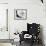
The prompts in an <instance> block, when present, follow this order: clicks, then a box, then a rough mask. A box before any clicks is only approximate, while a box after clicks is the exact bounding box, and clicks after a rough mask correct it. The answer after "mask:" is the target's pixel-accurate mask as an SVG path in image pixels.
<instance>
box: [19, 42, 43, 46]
mask: <svg viewBox="0 0 46 46" xmlns="http://www.w3.org/2000/svg"><path fill="white" fill-rule="evenodd" d="M19 46H31V45H30V44H28V43H25V42H22V44H21V45H19ZM33 46H43V45H41V44H34V45H33Z"/></svg>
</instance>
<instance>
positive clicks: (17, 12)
mask: <svg viewBox="0 0 46 46" xmlns="http://www.w3.org/2000/svg"><path fill="white" fill-rule="evenodd" d="M14 19H15V20H26V19H27V9H14Z"/></svg>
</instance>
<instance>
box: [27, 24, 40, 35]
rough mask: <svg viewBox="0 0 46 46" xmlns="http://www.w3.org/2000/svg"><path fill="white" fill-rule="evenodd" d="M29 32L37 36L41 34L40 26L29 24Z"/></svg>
mask: <svg viewBox="0 0 46 46" xmlns="http://www.w3.org/2000/svg"><path fill="white" fill-rule="evenodd" d="M27 30H28V33H29V34H31V35H32V34H34V35H37V34H38V33H39V32H40V24H36V23H32V24H29V23H27Z"/></svg>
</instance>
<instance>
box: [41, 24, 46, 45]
mask: <svg viewBox="0 0 46 46" xmlns="http://www.w3.org/2000/svg"><path fill="white" fill-rule="evenodd" d="M40 39H41V40H42V45H43V46H45V45H44V37H43V26H42V25H40Z"/></svg>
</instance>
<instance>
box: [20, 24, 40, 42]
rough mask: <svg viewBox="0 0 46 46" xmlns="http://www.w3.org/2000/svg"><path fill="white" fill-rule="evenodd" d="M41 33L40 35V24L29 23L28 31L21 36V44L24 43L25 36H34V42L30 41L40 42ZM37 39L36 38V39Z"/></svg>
mask: <svg viewBox="0 0 46 46" xmlns="http://www.w3.org/2000/svg"><path fill="white" fill-rule="evenodd" d="M39 33H40V24H36V23H32V24H29V23H27V31H22V34H21V35H20V42H21V41H24V35H25V34H29V35H32V38H31V39H32V40H30V41H34V40H36V41H37V40H38V39H39V37H38V36H39ZM34 37H36V38H34ZM32 43H33V42H32Z"/></svg>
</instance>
